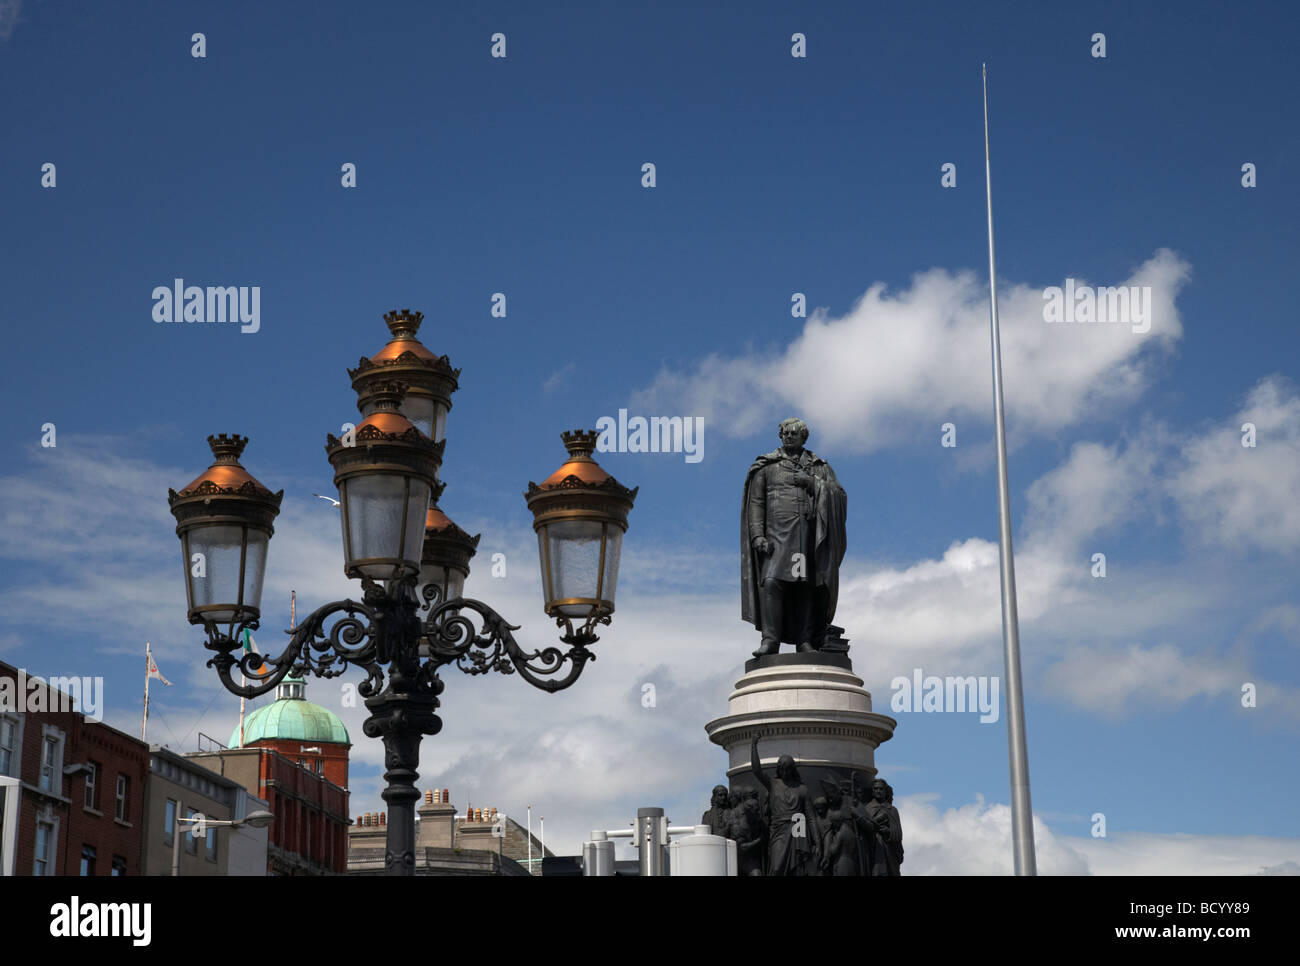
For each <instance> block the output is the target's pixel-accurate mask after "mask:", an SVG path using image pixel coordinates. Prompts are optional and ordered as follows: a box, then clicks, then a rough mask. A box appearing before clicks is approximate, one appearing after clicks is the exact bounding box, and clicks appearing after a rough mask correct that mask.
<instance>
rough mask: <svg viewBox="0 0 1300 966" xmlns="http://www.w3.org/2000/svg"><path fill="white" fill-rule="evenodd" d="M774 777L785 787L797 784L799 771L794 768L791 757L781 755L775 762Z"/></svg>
mask: <svg viewBox="0 0 1300 966" xmlns="http://www.w3.org/2000/svg"><path fill="white" fill-rule="evenodd" d="M776 777H777V778H779V779H781V781H783V782H785V783H786V784H787V785H798V784H799V769H798V768H796V767H795V764H794V759H793V758H792V757H790V756H789V755H782V756H781V757H780V758H778V759H777V760H776Z"/></svg>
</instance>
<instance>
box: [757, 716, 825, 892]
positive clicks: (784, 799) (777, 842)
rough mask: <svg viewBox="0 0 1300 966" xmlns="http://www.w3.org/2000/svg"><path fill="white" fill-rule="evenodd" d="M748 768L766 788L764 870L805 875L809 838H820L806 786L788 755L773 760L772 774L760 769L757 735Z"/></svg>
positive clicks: (809, 860) (809, 855)
mask: <svg viewBox="0 0 1300 966" xmlns="http://www.w3.org/2000/svg"><path fill="white" fill-rule="evenodd" d="M749 756H750V770H751V771H752V772H753V774H754V777H755V778H757V779H758V782H759V784H761V785H762V786H763V787H764V788H765V789H767V822H768V825H767V874H768V875H808V874H810V872H811V868H810V866H811V865H812V864H813V846H812V842H813V841H820V839H821V833H820V829H819V828H818V826H817V819H816V813H814V812H812V810H811V804H812V802H811V799H810V798H809V796H808V789H807V788H806V787H805V786H804V784H803V782H802V781H801V780H800V778H799V769H798V767H796V765H795V763H794V758H792V757H791V756H790V755H782V756H781V757H780V758H778V759H777V762H776V778H775V779H771V778H768V777H767V775H765V774H764V773H763V765H762V762H761V760H760V758H759V757H758V735H754V740H753V741H752V742H751V743H750V746H749Z"/></svg>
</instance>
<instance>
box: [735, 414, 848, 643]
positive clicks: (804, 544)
mask: <svg viewBox="0 0 1300 966" xmlns="http://www.w3.org/2000/svg"><path fill="white" fill-rule="evenodd" d="M778 435H779V436H780V437H781V448H780V449H776V450H773V451H772V452H770V453H766V454H764V455H763V456H760V457H759V458H758V459H756V460H755V461H754V464H753V465H752V466H751V467H750V468H749V473H748V474H747V475H746V477H745V491H744V496H743V498H742V501H741V511H740V584H741V590H740V616H741V619H742V620H746V621H748V622H749V623H751V624H753V625H754V626H755V627H757V628H758V629H759V631H761V632H762V635H763V640H762V643H761V644H760V645H759V648H758V650H756V651H755V652H754V655H755V656H756V657H759V656H762V655H764V654H775V653H777V651H779V650H780V647H781V644H782V643H786V644H793V645H795V650H797V651H801V652H802V651H818V650H821V648H822V645H823V644H825V643H826V637H827V628H828V627H829V626H830V623H831V619H832V618H833V617H834V616H835V605H836V603H837V601H838V598H839V589H840V563H841V562H842V561H843V560H844V549H845V533H844V520H845V515H846V511H847V504H848V498H847V496H846V495H845V493H844V488H843V487H841V486H840V484H839V481H838V480H837V479H836V478H835V473H834V471H833V470H832V469H831V468H830V464H829V463H827V462H826V461H825V460H824V459H822V458H820V457H818V456H815V455H813V454H812V453H811V452H809V451H808V450H806V449H804V443H806V442H807V441H808V426H807V425H806V424H805V423H804V421H803V420H802V419H793V418H792V419H786V420H784V421H782V423H781V425H780V427H779V428H778Z"/></svg>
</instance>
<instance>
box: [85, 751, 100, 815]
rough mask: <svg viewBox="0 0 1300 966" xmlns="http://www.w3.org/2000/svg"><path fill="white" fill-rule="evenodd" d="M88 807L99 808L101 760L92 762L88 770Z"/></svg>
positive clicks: (86, 801)
mask: <svg viewBox="0 0 1300 966" xmlns="http://www.w3.org/2000/svg"><path fill="white" fill-rule="evenodd" d="M85 805H86V808H99V762H97V761H92V762H90V771H88V772H86V799H85Z"/></svg>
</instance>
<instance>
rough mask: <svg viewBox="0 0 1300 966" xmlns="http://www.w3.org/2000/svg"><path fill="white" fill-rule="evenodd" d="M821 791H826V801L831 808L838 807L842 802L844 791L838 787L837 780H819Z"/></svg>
mask: <svg viewBox="0 0 1300 966" xmlns="http://www.w3.org/2000/svg"><path fill="white" fill-rule="evenodd" d="M821 785H822V791H824V792H825V793H826V801H827V803H828V804H829V806H830V807H831V808H839V807H840V806H841V805H842V804H844V792H843V791H842V790H841V789H840V785H839V782H833V781H827V780H826V779H825V778H823V779H822V780H821Z"/></svg>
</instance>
